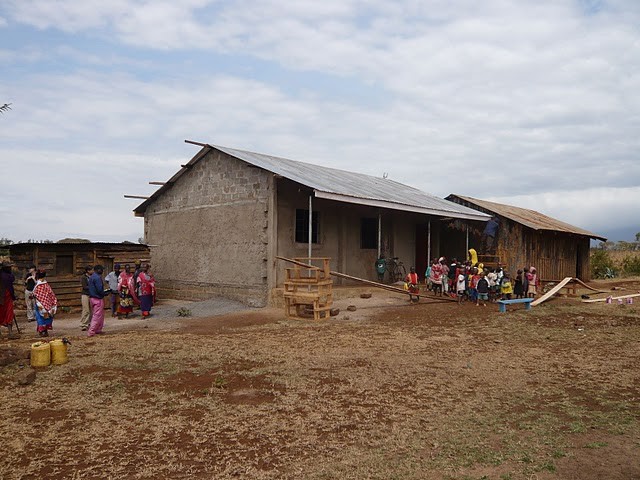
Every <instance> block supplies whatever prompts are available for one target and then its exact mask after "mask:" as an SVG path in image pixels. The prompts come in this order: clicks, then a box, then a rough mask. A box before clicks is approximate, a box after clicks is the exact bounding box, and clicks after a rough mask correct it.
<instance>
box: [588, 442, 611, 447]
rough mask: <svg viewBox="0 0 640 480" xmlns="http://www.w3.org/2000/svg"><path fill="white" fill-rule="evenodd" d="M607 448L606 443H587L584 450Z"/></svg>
mask: <svg viewBox="0 0 640 480" xmlns="http://www.w3.org/2000/svg"><path fill="white" fill-rule="evenodd" d="M607 446H609V444H608V443H607V442H591V443H587V444H586V445H585V446H584V448H602V447H607Z"/></svg>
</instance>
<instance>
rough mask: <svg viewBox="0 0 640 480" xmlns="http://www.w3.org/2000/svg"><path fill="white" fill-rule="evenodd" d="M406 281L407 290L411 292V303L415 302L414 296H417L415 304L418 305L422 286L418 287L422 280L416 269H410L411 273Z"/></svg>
mask: <svg viewBox="0 0 640 480" xmlns="http://www.w3.org/2000/svg"><path fill="white" fill-rule="evenodd" d="M404 281H405V282H406V284H407V290H408V291H409V302H411V303H413V302H414V300H413V296H414V295H415V297H416V299H415V302H416V303H418V302H419V301H420V285H418V282H419V281H420V279H419V278H418V274H417V273H416V267H411V268H410V269H409V273H408V274H407V276H406V277H405V279H404Z"/></svg>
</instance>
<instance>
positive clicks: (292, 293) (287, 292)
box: [284, 257, 333, 320]
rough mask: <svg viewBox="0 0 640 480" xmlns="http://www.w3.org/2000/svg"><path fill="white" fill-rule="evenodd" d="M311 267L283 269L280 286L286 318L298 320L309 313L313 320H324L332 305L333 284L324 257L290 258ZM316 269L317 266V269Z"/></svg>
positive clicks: (327, 262) (328, 261)
mask: <svg viewBox="0 0 640 480" xmlns="http://www.w3.org/2000/svg"><path fill="white" fill-rule="evenodd" d="M294 260H295V261H297V262H300V263H306V264H309V265H310V266H311V267H303V266H300V265H294V266H293V267H292V268H287V269H286V272H287V277H286V280H285V282H284V304H285V314H286V316H287V317H290V316H297V317H301V316H302V315H303V313H305V310H307V311H309V310H312V311H313V318H314V320H320V319H321V318H328V317H329V316H330V310H331V306H332V305H333V280H332V279H331V270H330V267H329V263H330V261H331V258H328V257H300V258H294ZM317 265H319V266H317Z"/></svg>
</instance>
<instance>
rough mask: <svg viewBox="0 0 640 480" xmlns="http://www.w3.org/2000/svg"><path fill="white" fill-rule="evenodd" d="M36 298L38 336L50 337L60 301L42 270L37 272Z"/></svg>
mask: <svg viewBox="0 0 640 480" xmlns="http://www.w3.org/2000/svg"><path fill="white" fill-rule="evenodd" d="M33 296H34V297H36V324H37V330H38V335H40V336H41V337H48V336H49V330H51V329H52V328H53V317H54V316H55V314H56V312H57V310H58V299H57V298H56V295H55V293H53V290H52V289H51V285H49V283H48V282H47V272H46V271H45V270H43V269H40V270H38V271H37V272H36V286H35V288H34V289H33Z"/></svg>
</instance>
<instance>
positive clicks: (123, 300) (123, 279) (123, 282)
mask: <svg viewBox="0 0 640 480" xmlns="http://www.w3.org/2000/svg"><path fill="white" fill-rule="evenodd" d="M131 288H133V274H132V273H131V268H130V267H129V265H125V266H124V272H120V276H119V277H118V297H119V303H118V309H117V310H116V314H117V315H118V318H120V315H124V316H125V317H128V316H129V314H130V313H131V312H133V297H132V296H131V292H130V290H131Z"/></svg>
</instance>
